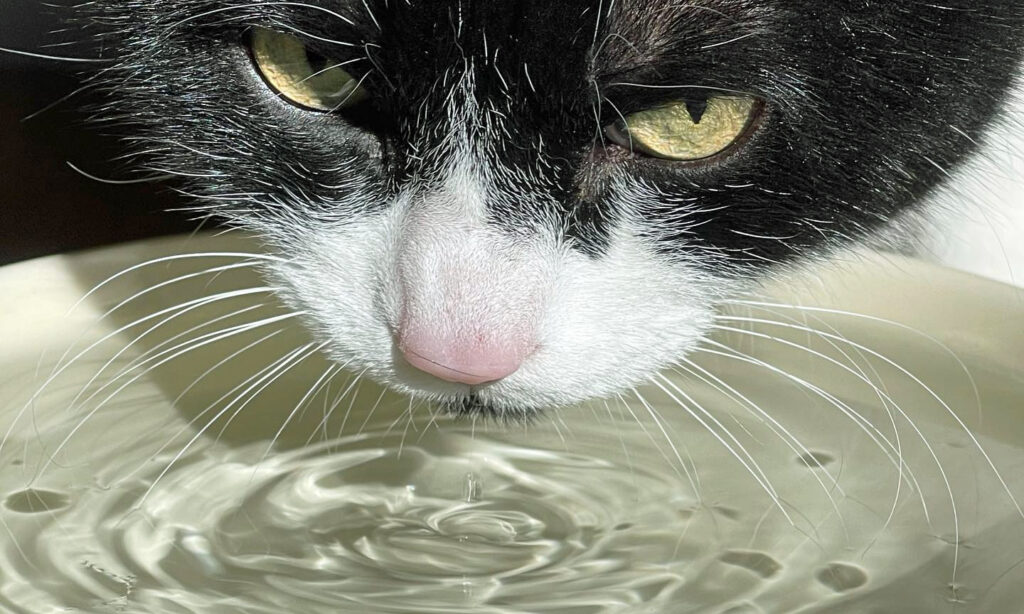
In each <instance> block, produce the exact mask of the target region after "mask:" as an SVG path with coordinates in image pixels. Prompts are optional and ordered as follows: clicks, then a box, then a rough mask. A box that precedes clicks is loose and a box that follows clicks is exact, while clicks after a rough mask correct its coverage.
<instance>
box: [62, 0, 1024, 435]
mask: <svg viewBox="0 0 1024 614" xmlns="http://www.w3.org/2000/svg"><path fill="white" fill-rule="evenodd" d="M76 10H78V11H80V12H81V13H83V14H84V15H86V18H87V19H88V20H89V22H90V24H91V26H90V27H95V28H96V29H97V40H98V41H100V43H101V44H100V45H99V50H100V53H101V56H100V57H101V59H103V60H106V61H107V62H108V63H107V64H104V65H102V66H103V67H102V69H101V70H99V71H98V72H96V73H95V74H94V75H93V76H92V77H91V80H92V83H93V84H95V85H97V86H98V87H100V88H101V89H102V90H104V91H105V92H106V95H107V101H108V102H107V103H106V104H104V105H103V106H102V107H99V108H97V109H94V110H93V115H94V117H95V118H96V119H97V120H98V121H100V122H106V123H109V124H112V125H116V126H118V127H119V129H120V130H121V131H122V133H123V134H125V135H127V136H128V137H129V140H130V143H131V145H132V146H133V147H134V151H135V152H136V153H137V154H138V158H137V160H138V161H139V162H138V164H139V165H140V166H141V167H142V168H146V169H150V170H152V171H153V172H155V173H157V174H161V175H175V176H178V177H180V179H181V182H182V186H183V187H182V190H183V191H185V192H187V193H188V194H189V197H190V198H191V199H192V201H191V202H192V203H193V205H194V207H195V209H196V211H198V212H199V213H200V214H201V215H203V216H212V217H215V218H217V219H219V220H221V221H223V222H226V223H227V224H229V225H231V226H234V227H238V228H242V229H245V230H247V231H250V232H253V233H255V234H256V235H258V236H259V237H260V238H261V239H262V241H263V242H264V243H265V244H266V247H267V249H268V251H269V253H271V254H273V255H274V256H275V258H274V260H273V262H271V263H270V264H268V266H267V267H266V270H265V274H266V275H267V276H268V277H269V278H270V279H271V280H272V282H273V283H274V284H275V285H276V286H277V287H279V293H280V295H281V297H282V298H283V299H284V300H285V301H286V302H287V303H288V304H290V305H291V306H292V307H294V308H295V309H297V310H301V311H302V312H303V313H304V314H305V316H304V317H305V321H306V324H307V325H308V327H309V328H310V330H311V331H312V332H313V334H314V335H315V336H316V337H318V338H319V339H320V340H321V341H323V342H325V343H326V348H325V351H326V352H327V353H328V354H329V355H330V356H331V358H332V359H334V360H336V361H337V362H338V363H339V364H344V365H346V366H347V367H349V368H351V369H354V370H357V371H360V372H365V373H366V374H367V375H369V376H370V377H372V378H374V379H376V380H378V381H380V382H383V383H385V384H387V385H389V386H391V387H393V388H395V389H398V390H401V391H404V392H407V393H410V394H412V395H415V396H418V397H420V398H426V399H430V400H433V401H436V402H439V403H441V404H442V405H444V406H445V407H447V409H448V410H449V411H451V412H453V413H457V414H472V415H488V416H495V417H499V418H506V419H515V418H529V417H531V416H534V415H536V414H537V413H538V412H541V411H543V410H545V409H549V408H556V407H559V406H564V405H567V404H572V403H576V402H579V401H582V400H585V399H588V398H593V397H608V396H611V395H615V394H617V393H619V392H620V391H623V390H628V389H629V388H631V387H633V386H636V385H638V384H639V383H642V382H644V381H645V380H647V379H648V378H649V377H651V375H652V374H654V373H655V372H657V371H658V370H659V369H662V368H665V367H667V366H669V365H672V364H673V363H675V362H677V361H678V360H680V359H681V358H682V357H683V356H685V355H686V354H687V353H688V352H689V351H691V350H692V349H693V348H694V347H695V345H696V344H698V343H699V342H700V340H701V338H702V337H703V336H704V335H705V334H706V332H707V331H708V329H709V327H710V326H711V323H712V318H713V313H714V309H715V306H716V304H717V303H718V302H719V301H721V300H723V299H725V298H727V297H729V296H732V295H734V294H735V293H737V292H741V291H744V290H746V289H749V288H751V287H755V286H756V285H757V284H758V283H760V282H761V281H763V280H764V279H766V278H768V277H770V276H772V275H773V274H774V273H776V272H778V271H780V270H784V269H789V268H793V267H799V266H803V265H804V264H806V263H808V262H815V261H818V260H822V259H826V258H828V257H830V256H832V255H834V254H836V253H838V252H840V251H842V250H845V249H847V248H849V247H851V246H854V245H860V244H865V243H886V244H891V243H893V242H896V241H897V237H903V236H905V235H907V233H908V230H907V229H920V228H932V227H934V224H933V222H934V219H941V216H940V218H934V219H933V222H928V221H927V220H928V219H929V218H928V216H930V215H933V213H932V212H934V211H935V210H937V209H936V207H935V206H934V201H936V200H937V199H939V196H940V195H941V194H943V193H944V191H947V192H948V190H950V189H951V188H950V186H951V185H952V184H951V182H950V177H951V176H955V175H957V174H958V173H960V172H962V169H964V168H966V167H965V165H966V164H967V163H968V161H969V160H970V159H971V158H972V156H974V155H976V154H977V152H978V150H979V149H980V148H981V147H982V143H984V142H985V141H986V138H989V136H990V135H991V134H992V132H993V130H995V129H996V127H997V124H998V123H999V118H1000V117H1003V116H1004V114H1005V112H1006V111H1005V109H1006V106H1007V104H1008V101H1009V100H1010V97H1011V94H1012V92H1013V91H1014V87H1015V83H1016V79H1017V77H1018V67H1019V65H1020V60H1021V54H1022V43H1024V35H1022V33H1024V3H1022V2H1019V1H1018V0H947V1H946V2H943V3H939V4H925V3H919V2H913V1H911V0H849V1H842V2H839V1H830V0H815V1H811V2H807V1H806V0H760V1H753V0H564V1H561V2H547V1H544V2H533V1H520V2H505V1H501V0H486V1H484V0H430V1H427V0H404V1H403V0H309V1H295V2H292V1H288V2H285V1H270V0H255V1H253V2H229V1H225V0H181V1H178V2H161V1H159V0H99V1H97V2H93V3H88V4H85V5H82V6H80V7H78V8H77V9H76ZM933 247H934V246H933ZM936 249H938V248H936Z"/></svg>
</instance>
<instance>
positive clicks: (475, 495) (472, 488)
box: [462, 473, 483, 503]
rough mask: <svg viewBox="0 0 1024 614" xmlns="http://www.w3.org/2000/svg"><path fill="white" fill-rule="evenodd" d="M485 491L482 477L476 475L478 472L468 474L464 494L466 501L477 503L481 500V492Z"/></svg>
mask: <svg viewBox="0 0 1024 614" xmlns="http://www.w3.org/2000/svg"><path fill="white" fill-rule="evenodd" d="M482 491H483V484H481V483H480V478H478V477H476V474H473V473H467V474H466V484H465V486H464V487H463V491H462V495H463V499H465V501H466V503H476V502H477V501H479V500H480V493H481V492H482Z"/></svg>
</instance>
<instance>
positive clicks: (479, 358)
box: [398, 333, 533, 386]
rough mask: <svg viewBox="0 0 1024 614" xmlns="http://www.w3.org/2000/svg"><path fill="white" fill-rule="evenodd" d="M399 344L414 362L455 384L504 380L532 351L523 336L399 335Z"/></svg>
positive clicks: (473, 384) (476, 384) (410, 360)
mask: <svg viewBox="0 0 1024 614" xmlns="http://www.w3.org/2000/svg"><path fill="white" fill-rule="evenodd" d="M399 337H400V338H399V343H398V347H399V349H401V351H402V354H403V355H404V356H405V359H406V361H408V362H409V364H410V365H412V366H414V367H416V368H417V369H419V370H420V371H423V372H425V373H429V374H430V375H433V376H434V377H437V378H439V379H442V380H444V381H446V382H452V383H455V384H468V385H470V386H479V385H481V384H488V383H492V382H497V381H499V380H503V379H505V378H506V377H508V376H510V375H512V374H513V373H515V372H516V371H518V370H519V368H520V367H521V366H522V365H523V361H525V360H526V358H527V356H528V355H529V354H530V353H531V352H532V349H533V348H532V347H531V344H529V343H528V342H525V340H523V339H515V340H507V341H505V342H501V341H498V340H487V339H480V338H477V339H474V340H465V339H439V338H437V337H435V336H433V335H429V334H427V335H423V334H412V335H404V334H401V333H400V335H399Z"/></svg>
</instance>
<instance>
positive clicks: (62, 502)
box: [4, 488, 71, 514]
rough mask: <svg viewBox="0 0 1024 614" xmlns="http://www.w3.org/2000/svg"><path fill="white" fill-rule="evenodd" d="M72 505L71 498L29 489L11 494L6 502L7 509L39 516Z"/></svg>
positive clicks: (52, 492) (53, 492)
mask: <svg viewBox="0 0 1024 614" xmlns="http://www.w3.org/2000/svg"><path fill="white" fill-rule="evenodd" d="M70 504H71V497H69V496H68V495H66V494H64V493H62V492H56V491H52V490H42V489H35V488H27V489H25V490H22V491H18V492H15V493H11V494H10V495H8V496H7V499H6V500H5V501H4V506H6V507H7V509H9V510H11V511H15V512H21V513H22V514H39V513H41V512H52V511H54V510H59V509H62V508H65V507H67V506H68V505H70Z"/></svg>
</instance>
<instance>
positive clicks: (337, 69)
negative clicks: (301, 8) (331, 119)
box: [249, 28, 367, 112]
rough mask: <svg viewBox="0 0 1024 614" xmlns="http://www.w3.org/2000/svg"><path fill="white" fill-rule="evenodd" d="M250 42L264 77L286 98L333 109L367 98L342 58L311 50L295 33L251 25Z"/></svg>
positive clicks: (331, 110)
mask: <svg viewBox="0 0 1024 614" xmlns="http://www.w3.org/2000/svg"><path fill="white" fill-rule="evenodd" d="M249 45H250V47H251V49H252V57H253V61H254V62H255V64H256V68H257V69H258V70H259V71H260V74H261V75H263V79H264V80H265V81H266V82H267V84H269V85H270V87H272V88H273V89H274V90H275V91H276V92H277V93H278V94H280V95H281V96H282V97H284V98H285V99H287V100H288V101H289V102H292V103H294V104H297V105H299V106H302V107H306V108H308V109H314V110H317V111H329V112H333V111H339V110H343V109H346V108H349V107H352V106H355V105H357V104H359V103H360V102H362V101H363V100H365V99H366V96H367V94H366V90H364V89H363V88H362V87H361V86H360V84H359V81H358V80H356V79H355V78H354V77H353V76H352V75H350V74H349V73H348V72H346V71H345V70H344V69H343V68H342V62H338V61H335V60H332V59H330V58H326V57H324V56H321V55H319V54H317V53H315V52H313V51H312V50H310V49H309V48H308V47H307V46H306V45H305V44H303V42H302V41H301V40H300V39H299V38H298V37H295V36H292V35H290V34H282V33H281V32H275V31H274V30H268V29H266V28H254V29H253V30H252V31H251V33H250V38H249Z"/></svg>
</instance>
